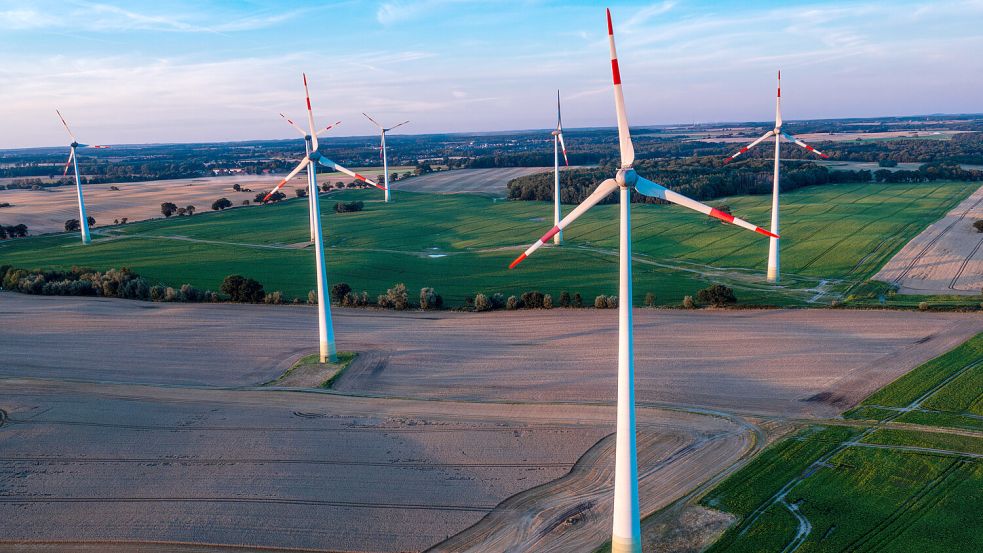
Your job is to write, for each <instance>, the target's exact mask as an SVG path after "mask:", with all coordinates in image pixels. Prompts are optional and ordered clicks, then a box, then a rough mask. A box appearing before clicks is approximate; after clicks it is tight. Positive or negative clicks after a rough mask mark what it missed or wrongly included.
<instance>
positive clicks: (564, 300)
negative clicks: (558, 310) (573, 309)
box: [560, 290, 570, 307]
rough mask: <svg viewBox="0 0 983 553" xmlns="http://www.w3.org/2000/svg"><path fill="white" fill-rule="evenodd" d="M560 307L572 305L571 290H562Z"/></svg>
mask: <svg viewBox="0 0 983 553" xmlns="http://www.w3.org/2000/svg"><path fill="white" fill-rule="evenodd" d="M560 307H570V292H567V291H566V290H564V291H562V292H560Z"/></svg>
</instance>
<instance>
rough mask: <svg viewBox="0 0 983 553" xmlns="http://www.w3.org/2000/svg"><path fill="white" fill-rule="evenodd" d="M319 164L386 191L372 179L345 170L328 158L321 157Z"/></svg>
mask: <svg viewBox="0 0 983 553" xmlns="http://www.w3.org/2000/svg"><path fill="white" fill-rule="evenodd" d="M317 162H318V163H320V164H321V165H324V166H325V167H330V168H331V169H332V170H334V171H338V172H341V173H344V174H346V175H348V176H349V177H352V178H354V179H356V180H360V181H362V182H364V183H366V184H371V185H372V186H374V187H376V188H378V189H379V190H385V189H386V187H385V186H379V184H378V183H377V182H375V181H374V180H372V179H370V178H367V177H365V176H362V175H360V174H358V173H356V172H355V171H350V170H348V169H345V168H344V167H342V166H341V165H338V164H337V163H335V162H333V161H331V160H330V159H328V158H326V157H324V156H321V157H319V158H318V160H317Z"/></svg>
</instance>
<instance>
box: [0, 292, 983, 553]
mask: <svg viewBox="0 0 983 553" xmlns="http://www.w3.org/2000/svg"><path fill="white" fill-rule="evenodd" d="M0 306H2V309H0V324H2V325H3V328H4V329H5V330H4V332H3V333H2V334H0V350H2V351H3V353H4V355H3V358H2V359H0V549H9V548H12V547H14V544H18V545H17V546H16V547H17V548H24V549H23V550H25V551H56V550H61V549H64V548H65V547H66V546H67V545H72V546H73V547H74V546H75V545H76V544H79V543H85V544H88V545H87V547H89V546H95V547H98V548H100V550H101V551H155V552H156V551H167V550H178V551H181V550H186V551H208V550H212V549H213V548H212V547H211V545H210V544H232V545H236V546H239V545H242V546H250V547H273V548H282V547H298V548H310V549H314V550H320V551H380V552H383V551H384V552H397V551H420V550H423V549H427V548H431V547H432V548H434V550H438V551H450V550H454V551H457V550H462V549H469V548H470V549H471V550H474V551H488V550H504V549H506V548H508V547H513V546H514V547H517V548H518V549H519V550H523V549H526V550H528V549H532V550H536V551H591V550H592V549H593V548H594V547H596V546H597V545H600V544H601V543H602V542H603V541H604V540H605V539H606V536H607V534H608V532H609V527H610V520H609V517H610V509H611V504H610V501H611V494H610V486H611V480H612V474H611V472H612V471H611V467H612V463H613V455H612V447H611V446H612V437H611V436H612V432H613V430H614V409H613V404H612V400H613V397H614V396H613V392H614V384H615V377H616V375H615V367H614V359H615V356H614V352H615V348H616V344H615V339H616V338H615V337H616V331H615V328H614V325H615V323H616V313H615V312H614V311H613V310H612V311H611V312H607V311H604V312H598V311H593V310H569V311H567V310H553V311H526V312H509V313H505V312H502V313H492V314H469V313H450V312H440V313H422V312H412V313H393V312H385V311H373V310H344V309H338V310H336V312H335V324H336V331H337V333H338V342H339V344H338V345H339V349H342V350H347V351H358V352H359V357H358V359H356V361H355V363H354V364H353V365H352V366H351V367H350V368H349V369H348V372H346V375H345V376H344V377H343V378H342V379H341V381H340V382H339V385H344V386H343V388H344V389H343V390H341V391H314V390H306V389H299V388H278V387H267V388H261V387H258V384H260V383H262V382H266V381H268V380H270V379H272V378H274V377H276V376H278V375H279V374H280V373H281V372H282V371H283V370H284V369H285V368H287V367H289V366H290V365H291V364H292V363H293V361H295V360H296V359H297V358H298V357H299V356H300V355H303V354H306V353H310V352H312V351H313V349H314V348H312V347H311V346H312V344H316V327H315V325H314V320H315V310H314V309H312V308H309V307H294V306H289V307H288V306H283V307H270V306H240V305H225V304H199V305H191V304H184V305H182V304H149V303H143V302H134V301H125V300H106V299H99V298H61V297H34V296H24V295H19V294H11V293H0ZM636 317H637V318H636V324H637V326H636V346H637V349H638V400H639V410H638V421H639V458H640V465H639V467H640V474H641V475H642V480H641V490H642V506H643V512H645V513H651V512H653V511H654V510H656V509H659V508H661V507H663V506H665V505H667V504H669V503H671V502H673V501H675V500H677V499H679V498H681V497H684V496H685V495H686V494H687V493H688V492H689V491H691V490H693V489H694V488H696V487H697V486H699V485H701V484H703V483H705V482H706V481H707V480H708V479H710V478H713V477H714V476H715V475H717V474H720V473H722V472H723V471H726V470H728V469H729V468H730V467H732V466H733V465H734V464H735V463H738V462H740V461H741V460H743V459H745V458H746V457H747V455H750V454H752V453H754V452H756V451H757V450H759V449H760V448H761V447H763V445H764V444H765V443H766V441H767V435H766V434H765V431H764V430H762V429H761V428H758V427H756V426H755V425H753V424H751V423H750V422H748V421H747V420H745V419H744V418H743V417H742V416H741V415H734V414H730V413H728V412H731V413H732V412H741V413H761V414H765V415H769V416H770V417H775V416H777V417H784V416H790V417H796V418H798V417H809V416H826V415H829V414H831V413H833V412H838V411H840V410H842V409H843V408H844V407H842V405H844V404H849V403H851V402H855V401H856V400H858V399H860V398H861V397H863V395H865V393H866V390H873V389H876V388H877V387H880V386H882V385H883V384H885V383H886V382H887V381H889V380H891V379H893V378H894V377H896V376H897V375H899V374H901V373H903V372H904V371H906V370H908V369H910V368H912V367H914V366H916V365H917V364H918V363H920V362H922V361H924V360H926V359H928V358H930V357H933V356H935V355H937V354H938V353H940V352H941V351H943V350H945V349H947V348H949V347H952V346H953V345H955V344H956V343H958V342H959V341H961V340H963V339H964V338H966V337H968V336H969V335H971V334H973V333H975V332H979V331H980V330H981V328H983V320H981V319H980V318H979V317H978V316H975V315H972V314H942V313H899V312H888V311H866V312H848V311H823V310H810V311H790V310H776V311H697V312H690V311H663V310H645V309H639V310H637V311H636ZM506 319H507V320H506ZM187 543H193V544H195V545H193V546H181V547H180V548H179V547H178V544H187ZM214 550H223V549H221V548H219V549H214Z"/></svg>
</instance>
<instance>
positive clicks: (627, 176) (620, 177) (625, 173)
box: [614, 167, 638, 188]
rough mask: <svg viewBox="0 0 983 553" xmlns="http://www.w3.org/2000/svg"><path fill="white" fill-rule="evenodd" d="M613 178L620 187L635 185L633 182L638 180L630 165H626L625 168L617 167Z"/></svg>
mask: <svg viewBox="0 0 983 553" xmlns="http://www.w3.org/2000/svg"><path fill="white" fill-rule="evenodd" d="M614 180H615V181H617V183H618V186H620V187H621V188H628V187H629V186H635V183H636V182H638V173H636V172H635V170H634V169H632V168H631V167H628V168H627V169H618V174H617V175H615V177H614Z"/></svg>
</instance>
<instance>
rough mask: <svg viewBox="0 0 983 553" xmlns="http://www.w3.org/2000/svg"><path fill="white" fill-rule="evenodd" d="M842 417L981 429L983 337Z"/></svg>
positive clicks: (909, 375) (962, 346) (907, 375)
mask: <svg viewBox="0 0 983 553" xmlns="http://www.w3.org/2000/svg"><path fill="white" fill-rule="evenodd" d="M846 416H847V417H848V418H853V419H871V420H882V421H883V420H896V421H897V422H910V423H917V424H925V425H932V426H952V427H960V428H969V429H975V430H983V334H979V335H977V336H975V337H974V338H972V339H971V340H969V341H967V342H966V343H964V344H962V345H961V346H959V347H957V348H956V349H954V350H952V351H950V352H948V353H946V354H945V355H943V356H941V357H938V358H935V359H933V360H931V361H929V362H927V363H925V364H924V365H921V366H919V367H918V368H916V369H915V370H913V371H911V372H910V373H908V374H906V375H905V376H903V377H901V378H899V379H898V380H896V381H895V382H892V383H891V384H890V385H888V386H887V387H885V388H883V389H881V390H879V391H878V392H877V393H875V394H873V395H871V396H870V397H869V398H867V399H865V400H864V401H863V402H862V403H861V404H860V406H858V407H857V408H856V409H853V410H851V411H848V412H847V413H846Z"/></svg>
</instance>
